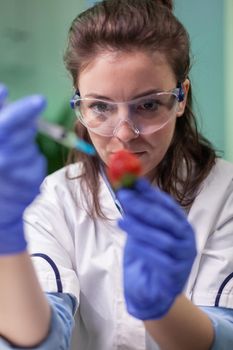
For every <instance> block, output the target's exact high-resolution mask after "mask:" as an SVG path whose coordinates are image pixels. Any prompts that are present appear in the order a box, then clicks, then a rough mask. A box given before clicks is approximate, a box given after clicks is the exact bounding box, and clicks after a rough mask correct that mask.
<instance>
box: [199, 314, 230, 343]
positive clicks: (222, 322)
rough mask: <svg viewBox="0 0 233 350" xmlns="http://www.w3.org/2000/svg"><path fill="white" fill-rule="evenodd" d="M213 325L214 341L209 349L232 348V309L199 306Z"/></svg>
mask: <svg viewBox="0 0 233 350" xmlns="http://www.w3.org/2000/svg"><path fill="white" fill-rule="evenodd" d="M201 309H202V310H203V311H204V312H205V313H206V314H207V315H208V317H209V318H210V320H211V322H212V324H213V327H214V334H215V336H214V342H213V344H212V347H211V349H210V350H229V349H233V309H226V308H221V307H218V308H217V307H201Z"/></svg>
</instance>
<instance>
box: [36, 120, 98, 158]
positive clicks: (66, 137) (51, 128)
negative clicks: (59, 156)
mask: <svg viewBox="0 0 233 350" xmlns="http://www.w3.org/2000/svg"><path fill="white" fill-rule="evenodd" d="M37 126H38V131H39V132H41V133H42V134H44V135H46V136H49V137H50V138H51V139H53V140H55V141H56V142H58V143H60V144H61V145H63V146H66V147H68V148H76V149H78V150H79V151H81V152H84V153H86V154H89V155H91V156H94V155H96V150H95V148H94V147H93V146H92V145H91V144H89V143H88V142H86V141H84V140H82V139H80V138H78V137H77V136H76V134H75V133H74V132H73V131H68V130H66V129H65V128H63V127H62V126H61V125H57V124H53V123H50V122H47V121H46V120H45V119H42V118H40V119H39V120H38V124H37Z"/></svg>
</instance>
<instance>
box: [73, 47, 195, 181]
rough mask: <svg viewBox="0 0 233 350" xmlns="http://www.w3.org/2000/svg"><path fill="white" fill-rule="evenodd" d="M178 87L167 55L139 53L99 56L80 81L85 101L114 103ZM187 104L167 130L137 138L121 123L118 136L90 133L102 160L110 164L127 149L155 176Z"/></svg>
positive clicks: (79, 84) (163, 129)
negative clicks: (119, 152)
mask: <svg viewBox="0 0 233 350" xmlns="http://www.w3.org/2000/svg"><path fill="white" fill-rule="evenodd" d="M176 85H177V81H176V79H175V76H174V74H173V72H172V69H171V67H170V66H169V65H168V63H167V61H166V59H165V56H164V55H163V54H160V53H156V54H153V55H150V54H148V53H142V52H136V51H135V52H133V53H132V52H128V53H125V52H123V53H122V52H121V53H114V52H107V53H103V54H101V55H98V56H97V57H96V59H95V60H93V61H91V63H90V64H89V65H87V66H86V68H85V69H84V70H83V71H82V72H81V73H80V75H79V78H78V81H77V87H78V89H79V91H80V95H81V97H82V98H85V97H88V98H96V97H97V96H101V98H102V99H103V98H104V99H107V100H109V101H112V102H125V101H130V100H133V99H135V98H136V97H138V96H144V95H148V93H151V91H155V90H157V91H169V90H172V89H174V88H175V87H176ZM188 86H189V82H188V81H185V83H184V90H185V93H187V91H188ZM99 98H100V97H99ZM185 101H186V98H185V100H184V101H183V102H180V103H178V105H177V108H176V109H174V117H173V118H171V119H170V120H169V122H168V123H167V124H166V125H165V126H164V127H162V128H161V129H160V130H158V131H155V132H153V133H150V134H146V135H142V134H139V135H136V134H135V131H134V130H133V129H132V128H131V127H130V125H129V124H128V123H127V122H123V123H121V124H120V126H119V127H118V128H117V131H116V132H115V135H114V136H110V137H106V136H101V135H97V134H96V133H94V132H92V131H88V132H89V135H90V138H91V140H92V142H93V144H94V146H95V148H96V150H97V152H98V154H99V156H100V158H101V159H102V161H103V162H104V163H105V164H107V163H108V157H109V156H110V155H111V154H112V153H114V152H116V151H118V150H121V149H127V150H129V151H130V152H132V153H135V154H136V155H137V156H138V157H139V158H140V160H141V162H142V165H143V169H144V173H143V175H144V176H146V177H148V178H151V177H153V175H154V174H155V169H156V166H157V165H158V164H159V163H160V162H161V160H162V159H163V158H164V156H165V154H166V152H167V150H168V147H169V145H170V143H171V140H172V137H173V134H174V129H175V124H176V118H178V117H180V116H181V115H182V114H183V112H184V108H185V103H186V102H185Z"/></svg>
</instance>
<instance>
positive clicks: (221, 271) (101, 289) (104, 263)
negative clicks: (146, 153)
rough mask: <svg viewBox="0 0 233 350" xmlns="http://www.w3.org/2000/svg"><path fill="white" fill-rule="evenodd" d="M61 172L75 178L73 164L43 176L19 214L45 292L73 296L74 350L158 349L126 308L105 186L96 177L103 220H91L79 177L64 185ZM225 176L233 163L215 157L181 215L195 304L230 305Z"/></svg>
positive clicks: (229, 211)
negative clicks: (192, 252) (188, 230)
mask: <svg viewBox="0 0 233 350" xmlns="http://www.w3.org/2000/svg"><path fill="white" fill-rule="evenodd" d="M66 170H68V171H69V174H70V175H77V174H78V173H79V172H80V165H77V164H75V165H71V166H69V167H68V168H63V169H61V170H59V171H57V172H56V173H54V174H52V175H50V176H49V177H47V179H46V180H45V182H44V184H43V186H42V194H41V195H40V196H38V198H37V199H36V200H35V201H34V203H33V204H32V205H31V206H30V207H29V208H28V209H27V211H26V213H25V219H26V223H25V227H26V235H27V239H28V241H29V250H30V253H31V254H36V255H35V257H34V258H33V261H34V265H35V268H36V271H37V273H38V276H39V280H40V283H41V285H42V287H43V289H44V291H47V292H58V291H62V292H64V293H70V294H73V295H74V296H75V297H76V298H77V300H78V302H79V307H78V310H77V314H76V320H77V324H76V332H77V339H78V347H77V349H78V350H113V349H122V350H144V349H152V348H153V349H157V347H156V345H155V344H154V345H152V344H151V341H149V340H148V339H147V335H146V336H145V330H144V327H143V324H142V322H141V321H139V320H136V319H134V318H133V317H131V316H130V315H128V313H127V311H126V309H125V304H124V298H123V292H122V251H123V247H124V243H125V237H126V234H125V233H124V232H122V231H121V230H120V229H119V228H118V227H117V225H116V220H117V219H118V218H119V217H120V215H121V214H120V213H119V210H118V209H117V207H116V205H115V203H114V200H113V197H112V195H111V193H110V192H109V189H108V187H107V185H106V183H105V182H104V180H103V179H102V177H101V179H100V181H101V188H100V202H101V206H102V209H103V211H104V213H105V214H106V215H107V217H108V218H110V220H108V221H106V220H102V219H96V220H93V219H91V218H90V217H89V216H88V215H87V214H86V211H85V200H84V196H83V192H84V191H85V189H84V188H80V182H79V180H77V179H76V180H67V179H66V177H65V171H66ZM232 179H233V165H231V164H229V163H227V162H225V161H223V160H218V161H217V164H216V166H215V167H214V168H213V170H212V171H211V173H210V175H209V176H208V178H207V179H206V180H205V182H204V183H203V185H202V186H201V190H200V193H199V194H198V196H197V198H196V199H195V202H194V203H193V205H192V207H191V209H190V211H189V214H188V219H189V221H190V222H191V223H192V225H193V226H194V228H195V232H196V241H197V248H198V255H197V258H196V260H195V263H194V265H193V269H192V272H191V274H190V276H189V279H188V282H187V285H186V287H185V291H184V292H185V294H186V295H187V297H188V298H189V299H191V300H192V301H193V303H195V304H197V305H206V306H214V305H216V306H217V305H219V306H223V307H233V293H232V289H233V274H232V272H233V181H232ZM149 343H150V345H149ZM152 343H153V342H152Z"/></svg>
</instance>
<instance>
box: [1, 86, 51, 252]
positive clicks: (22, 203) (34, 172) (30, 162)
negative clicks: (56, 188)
mask: <svg viewBox="0 0 233 350" xmlns="http://www.w3.org/2000/svg"><path fill="white" fill-rule="evenodd" d="M6 97H7V89H6V88H5V86H3V85H1V84H0V255H5V254H15V253H19V252H22V251H24V250H25V249H26V241H25V238H24V233H23V222H22V216H23V212H24V209H25V208H26V207H27V206H28V205H29V204H30V203H31V202H32V200H33V199H34V197H35V196H36V195H37V193H38V190H39V185H40V183H41V181H42V179H43V178H44V176H45V169H46V167H45V159H44V157H43V156H42V155H40V153H39V151H38V148H37V146H36V144H35V142H34V139H35V135H36V121H37V118H38V116H39V114H40V112H41V111H42V110H43V109H44V107H45V104H46V103H45V100H44V98H42V97H41V96H37V95H34V96H29V97H26V98H23V99H21V100H18V101H16V102H14V103H11V104H6V103H5V104H4V102H5V99H6Z"/></svg>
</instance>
